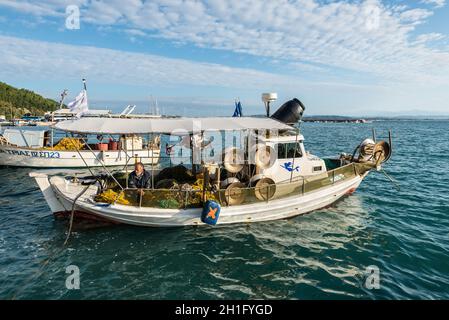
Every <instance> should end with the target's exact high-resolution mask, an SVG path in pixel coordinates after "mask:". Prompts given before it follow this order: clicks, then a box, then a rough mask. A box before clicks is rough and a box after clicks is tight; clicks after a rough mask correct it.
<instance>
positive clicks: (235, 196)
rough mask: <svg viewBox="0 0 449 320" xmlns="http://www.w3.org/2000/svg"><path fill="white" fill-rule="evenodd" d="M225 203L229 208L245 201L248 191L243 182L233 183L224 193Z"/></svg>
mask: <svg viewBox="0 0 449 320" xmlns="http://www.w3.org/2000/svg"><path fill="white" fill-rule="evenodd" d="M224 196H225V202H226V204H227V205H228V206H235V205H239V204H241V203H242V202H243V201H245V196H246V189H245V185H244V184H243V183H241V182H234V183H231V184H230V185H229V186H228V187H227V188H226V190H225V192H224Z"/></svg>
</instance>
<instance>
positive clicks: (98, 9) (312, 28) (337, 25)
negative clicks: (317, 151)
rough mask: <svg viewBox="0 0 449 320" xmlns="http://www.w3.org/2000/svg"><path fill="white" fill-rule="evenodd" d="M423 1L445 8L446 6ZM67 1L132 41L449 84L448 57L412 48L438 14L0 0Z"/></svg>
mask: <svg viewBox="0 0 449 320" xmlns="http://www.w3.org/2000/svg"><path fill="white" fill-rule="evenodd" d="M424 1H425V2H427V3H430V2H432V3H433V4H434V5H436V6H441V5H443V4H444V1H442V0H424ZM69 2H70V3H72V2H76V3H78V4H79V5H81V9H82V10H81V13H82V16H81V19H82V23H90V24H96V25H98V26H109V25H113V26H115V27H122V28H123V29H127V30H134V31H127V32H128V33H130V32H134V33H136V34H134V35H132V36H134V37H135V36H136V35H137V33H138V36H143V34H144V33H147V34H150V35H151V36H152V37H154V36H156V37H161V38H164V39H169V40H171V41H173V42H175V43H186V44H194V45H196V46H198V47H204V48H214V49H221V50H229V51H233V52H236V53H246V54H250V55H254V56H260V57H265V58H269V59H272V61H275V60H279V61H285V63H286V64H297V65H298V66H306V65H320V66H325V67H331V68H332V67H337V68H339V69H347V70H352V71H356V72H363V73H367V74H371V75H374V76H375V77H377V79H390V80H395V81H398V80H400V81H406V80H407V81H408V80H410V79H414V80H416V81H428V80H432V81H437V82H438V81H442V80H443V81H446V80H447V77H445V76H444V72H446V74H449V70H448V68H449V67H448V66H449V52H443V51H438V50H436V49H432V48H429V47H427V46H426V45H425V41H420V42H419V43H417V42H414V41H413V39H415V38H416V36H413V37H412V36H411V33H412V32H413V31H414V30H415V27H416V25H418V24H421V23H424V22H425V21H426V19H428V18H429V17H430V16H431V15H432V13H433V12H432V11H430V10H428V9H422V8H412V9H411V8H408V7H406V6H403V5H402V6H398V5H386V4H384V3H382V2H381V1H380V0H366V1H362V2H359V1H356V2H346V1H342V2H330V3H322V2H318V1H315V0H293V1H287V0H281V1H269V2H268V1H267V2H265V1H259V0H240V1H231V0H211V1H207V2H202V1H182V0H153V1H141V0H130V1H127V2H126V5H123V1H119V0H108V1H103V0H98V1H81V0H78V1H70V0H68V1H56V0H53V1H47V2H45V3H43V2H42V1H41V2H37V3H36V2H34V1H25V0H22V1H7V0H6V1H4V0H0V5H4V6H8V7H11V8H15V9H16V10H22V11H24V12H27V13H33V12H34V14H35V15H48V16H57V15H61V14H62V13H63V12H64V5H66V4H68V3H69ZM423 37H425V36H423ZM421 40H423V39H421ZM434 40H436V39H434ZM434 62H436V63H434ZM442 68H443V69H442ZM441 78H443V79H441Z"/></svg>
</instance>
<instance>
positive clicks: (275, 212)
mask: <svg viewBox="0 0 449 320" xmlns="http://www.w3.org/2000/svg"><path fill="white" fill-rule="evenodd" d="M366 175H367V173H365V174H363V175H361V176H359V175H356V176H355V177H353V178H350V179H347V180H343V181H340V182H337V183H335V184H333V185H330V186H327V187H324V188H322V189H319V190H315V191H312V192H309V193H306V194H304V195H301V194H298V195H292V196H290V197H286V198H283V199H278V200H270V201H269V202H259V203H254V204H246V205H238V206H230V207H222V208H221V213H220V217H219V220H218V223H217V224H231V223H250V222H259V221H270V220H278V219H285V218H291V217H294V216H297V215H301V214H304V213H307V212H310V211H313V210H316V209H320V208H323V207H326V206H329V205H331V204H332V203H334V202H335V201H337V200H338V199H340V198H341V197H343V196H344V195H346V194H350V193H352V192H354V191H355V190H356V189H357V187H358V186H359V185H360V183H361V182H362V180H363V178H364V177H365V176H366ZM32 176H33V177H34V178H35V179H36V181H37V182H38V184H39V187H40V188H41V190H42V191H43V193H44V197H45V199H46V201H47V203H48V204H49V206H50V208H51V210H52V211H53V213H55V214H61V213H70V212H71V211H72V208H74V209H75V211H76V212H77V213H83V214H88V215H91V216H92V217H95V218H99V219H102V220H107V221H111V222H116V223H124V224H130V225H136V226H148V227H177V226H189V225H205V224H204V223H203V222H201V211H202V209H201V208H195V209H160V208H146V207H141V208H139V207H134V206H124V205H101V204H98V203H95V202H94V201H92V198H93V196H94V195H95V193H96V190H97V187H96V186H90V187H89V188H88V189H87V191H86V192H85V193H84V194H83V195H82V196H81V197H79V199H78V200H77V201H76V204H75V206H74V207H73V202H74V200H75V199H76V198H77V196H78V195H79V194H80V193H81V192H82V191H83V189H84V188H86V187H85V186H82V185H80V184H74V183H71V182H68V181H66V180H65V179H64V178H62V177H58V176H54V177H48V176H47V175H45V174H39V173H35V174H32Z"/></svg>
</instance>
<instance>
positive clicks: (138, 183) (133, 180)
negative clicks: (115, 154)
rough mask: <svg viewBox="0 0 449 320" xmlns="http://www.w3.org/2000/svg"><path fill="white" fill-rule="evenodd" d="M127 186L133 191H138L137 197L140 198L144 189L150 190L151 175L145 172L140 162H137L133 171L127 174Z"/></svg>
mask: <svg viewBox="0 0 449 320" xmlns="http://www.w3.org/2000/svg"><path fill="white" fill-rule="evenodd" d="M128 186H129V187H130V188H133V189H139V192H138V195H139V196H140V197H141V196H143V194H144V189H149V188H151V175H150V173H149V172H148V171H146V170H145V167H144V165H143V163H142V162H137V163H136V164H135V165H134V171H133V172H131V173H130V174H129V179H128ZM140 197H139V199H138V200H139V201H140Z"/></svg>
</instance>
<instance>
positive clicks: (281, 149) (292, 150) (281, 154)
mask: <svg viewBox="0 0 449 320" xmlns="http://www.w3.org/2000/svg"><path fill="white" fill-rule="evenodd" d="M277 149H278V159H291V158H300V157H302V154H301V146H300V145H299V142H298V143H296V142H290V143H279V144H277Z"/></svg>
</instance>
